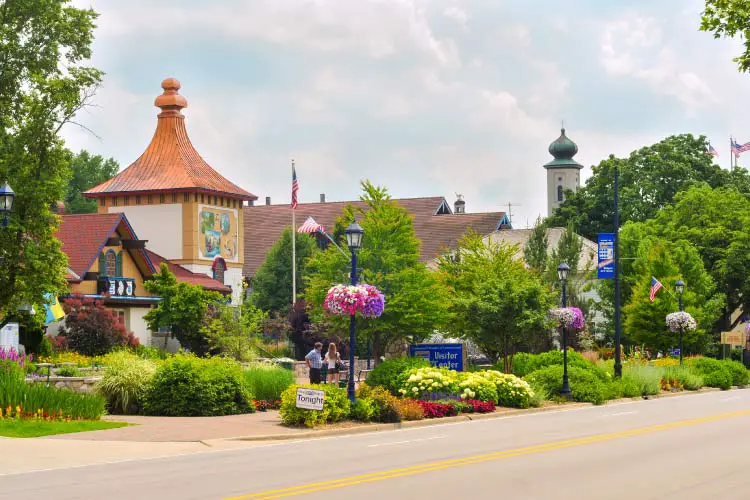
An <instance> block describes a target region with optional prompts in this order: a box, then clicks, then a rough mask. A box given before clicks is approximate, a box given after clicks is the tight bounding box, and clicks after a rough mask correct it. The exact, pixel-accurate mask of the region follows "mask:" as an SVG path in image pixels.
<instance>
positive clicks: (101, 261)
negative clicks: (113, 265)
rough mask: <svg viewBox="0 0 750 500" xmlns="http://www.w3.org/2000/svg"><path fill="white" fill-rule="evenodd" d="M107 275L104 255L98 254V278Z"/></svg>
mask: <svg viewBox="0 0 750 500" xmlns="http://www.w3.org/2000/svg"><path fill="white" fill-rule="evenodd" d="M106 275H107V256H106V255H105V254H104V253H100V254H99V276H106Z"/></svg>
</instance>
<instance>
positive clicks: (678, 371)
mask: <svg viewBox="0 0 750 500" xmlns="http://www.w3.org/2000/svg"><path fill="white" fill-rule="evenodd" d="M669 380H676V381H677V382H678V383H679V385H680V386H682V388H683V389H686V390H688V391H697V390H698V389H700V388H701V387H703V385H704V384H703V377H702V376H700V375H699V374H698V373H696V372H694V371H693V370H692V369H691V368H690V367H687V366H682V367H681V366H665V367H663V368H662V385H664V384H665V382H666V381H669Z"/></svg>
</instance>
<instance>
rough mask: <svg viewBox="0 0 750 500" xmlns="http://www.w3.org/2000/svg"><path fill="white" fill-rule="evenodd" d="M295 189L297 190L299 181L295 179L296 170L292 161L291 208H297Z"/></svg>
mask: <svg viewBox="0 0 750 500" xmlns="http://www.w3.org/2000/svg"><path fill="white" fill-rule="evenodd" d="M297 191H299V182H298V181H297V170H295V168H294V162H292V209H295V208H297Z"/></svg>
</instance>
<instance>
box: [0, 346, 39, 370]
mask: <svg viewBox="0 0 750 500" xmlns="http://www.w3.org/2000/svg"><path fill="white" fill-rule="evenodd" d="M33 359H34V355H33V354H29V355H28V356H22V355H21V354H18V351H16V350H15V349H14V348H13V347H10V348H7V349H6V348H5V347H0V363H2V362H8V363H15V364H17V365H18V366H20V367H21V368H25V367H26V364H27V363H31V362H32V361H33Z"/></svg>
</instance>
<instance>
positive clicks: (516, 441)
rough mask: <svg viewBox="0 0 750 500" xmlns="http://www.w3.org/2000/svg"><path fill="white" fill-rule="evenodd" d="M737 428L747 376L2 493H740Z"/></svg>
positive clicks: (70, 475)
mask: <svg viewBox="0 0 750 500" xmlns="http://www.w3.org/2000/svg"><path fill="white" fill-rule="evenodd" d="M749 429H750V390H736V391H730V392H710V393H705V394H698V395H691V396H680V397H674V398H663V399H655V400H648V401H637V402H629V403H620V404H613V405H607V406H601V407H585V408H576V409H571V410H561V411H554V412H547V413H537V414H528V415H517V416H511V417H505V418H498V419H487V420H476V421H471V422H461V423H452V424H446V425H436V426H430V427H420V428H411V429H404V430H399V431H393V432H378V433H372V434H359V435H352V436H338V437H329V438H320V439H310V440H303V441H292V442H288V441H287V442H280V443H271V444H266V445H260V446H258V445H256V446H253V447H239V448H235V449H223V450H218V451H207V452H204V453H191V454H187V455H181V456H172V457H166V458H153V459H144V460H130V461H123V462H118V463H110V464H104V465H91V466H79V467H74V468H63V469H55V470H40V471H29V472H23V473H13V474H3V473H2V471H0V498H9V499H10V498H12V499H14V500H19V499H46V498H54V499H56V500H62V499H89V498H91V499H95V498H97V499H98V498H108V499H128V500H132V499H152V498H153V499H156V498H158V499H228V498H233V499H240V498H242V499H256V500H257V499H270V498H292V497H298V498H306V499H307V498H310V499H326V500H335V499H344V498H346V499H351V498H358V499H370V498H372V499H381V498H391V499H401V498H404V499H409V500H417V499H423V498H424V499H427V498H430V499H432V498H488V499H494V498H508V499H535V500H536V499H548V498H550V499H552V498H554V499H568V498H570V499H576V500H586V499H602V498H606V499H608V500H613V499H652V498H653V499H656V498H659V499H672V498H674V499H677V498H679V499H682V500H692V499H709V498H710V499H722V500H724V499H727V500H731V499H743V500H744V499H748V498H750V475H748V474H747V473H746V472H745V471H746V469H747V467H748V459H747V449H748V446H749V445H750V436H749V435H748V434H749V433H748V430H749ZM105 445H106V443H102V446H105ZM2 448H3V442H2V441H0V453H1V452H2Z"/></svg>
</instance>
